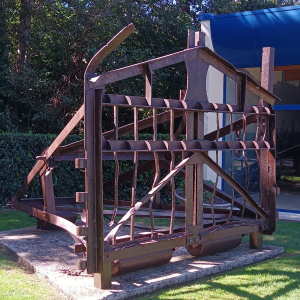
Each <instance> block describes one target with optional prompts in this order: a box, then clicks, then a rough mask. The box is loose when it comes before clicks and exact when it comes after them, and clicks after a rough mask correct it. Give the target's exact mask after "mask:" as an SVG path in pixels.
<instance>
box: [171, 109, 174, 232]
mask: <svg viewBox="0 0 300 300" xmlns="http://www.w3.org/2000/svg"><path fill="white" fill-rule="evenodd" d="M174 139H175V137H174V110H173V109H171V110H170V140H171V141H174ZM174 166H175V153H174V152H173V151H171V161H170V172H172V171H173V169H174ZM171 198H172V202H171V205H172V209H171V220H170V234H172V233H173V231H174V218H175V179H174V178H172V179H171Z"/></svg>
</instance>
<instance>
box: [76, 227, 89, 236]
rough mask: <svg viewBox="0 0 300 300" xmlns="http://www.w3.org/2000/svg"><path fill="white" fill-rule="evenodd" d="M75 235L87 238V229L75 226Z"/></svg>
mask: <svg viewBox="0 0 300 300" xmlns="http://www.w3.org/2000/svg"><path fill="white" fill-rule="evenodd" d="M76 235H77V236H87V235H88V227H87V226H77V227H76Z"/></svg>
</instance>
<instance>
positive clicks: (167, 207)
mask: <svg viewBox="0 0 300 300" xmlns="http://www.w3.org/2000/svg"><path fill="white" fill-rule="evenodd" d="M212 189H213V186H212ZM216 194H217V192H216ZM228 196H229V197H230V195H227V197H228ZM230 199H231V198H230ZM238 203H239V202H238ZM103 204H104V207H111V208H113V207H114V200H103ZM240 205H241V204H240ZM130 207H131V203H130V201H125V200H119V209H128V208H130ZM148 208H149V203H145V204H143V205H142V206H141V207H140V209H139V210H140V211H149V209H148ZM171 210H172V204H163V208H162V209H153V212H162V211H163V212H170V214H171ZM176 211H181V212H183V211H185V207H184V205H175V212H176ZM252 211H253V210H252V208H251V212H252ZM228 212H229V210H228V209H221V208H215V213H216V214H228ZM203 213H204V214H207V215H208V214H210V208H208V207H204V208H203ZM233 215H234V216H237V217H238V216H239V215H240V211H239V210H234V211H233Z"/></svg>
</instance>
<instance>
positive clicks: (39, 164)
mask: <svg viewBox="0 0 300 300" xmlns="http://www.w3.org/2000/svg"><path fill="white" fill-rule="evenodd" d="M83 115H84V105H82V106H81V107H80V108H79V110H78V111H77V112H76V114H75V115H74V116H73V118H72V119H71V120H70V121H69V123H68V124H67V125H66V126H65V128H64V129H63V130H62V131H61V132H60V134H59V135H58V136H57V137H56V139H55V140H54V141H53V143H52V144H51V145H50V146H49V148H47V149H46V150H45V151H44V153H43V156H44V157H45V158H44V160H39V161H38V162H37V163H36V164H35V166H34V167H33V168H32V170H31V171H30V172H29V174H28V175H27V177H26V179H25V180H24V181H23V183H22V185H21V187H20V188H19V189H18V191H17V193H16V195H15V196H14V197H13V198H12V202H15V201H18V200H19V199H20V198H21V197H22V195H23V194H24V192H25V190H26V188H27V187H28V185H29V184H30V182H31V181H32V179H33V178H34V177H35V175H36V174H37V173H38V172H39V171H40V170H41V169H42V167H43V166H44V165H45V164H46V162H47V160H48V159H49V158H50V157H51V156H52V154H53V153H54V151H55V150H56V149H57V147H58V146H59V145H60V144H61V143H62V142H63V141H64V140H65V138H66V137H67V136H68V135H69V134H70V133H71V131H72V130H73V129H74V128H75V126H76V125H77V124H78V123H79V121H80V120H81V119H82V118H83Z"/></svg>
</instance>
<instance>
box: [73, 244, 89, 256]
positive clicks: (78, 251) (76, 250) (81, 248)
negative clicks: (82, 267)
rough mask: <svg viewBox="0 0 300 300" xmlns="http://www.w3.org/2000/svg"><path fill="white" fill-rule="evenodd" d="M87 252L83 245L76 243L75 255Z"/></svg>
mask: <svg viewBox="0 0 300 300" xmlns="http://www.w3.org/2000/svg"><path fill="white" fill-rule="evenodd" d="M83 252H86V247H85V246H84V245H83V244H81V243H76V244H75V245H74V254H78V253H83Z"/></svg>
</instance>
